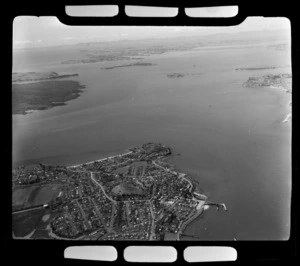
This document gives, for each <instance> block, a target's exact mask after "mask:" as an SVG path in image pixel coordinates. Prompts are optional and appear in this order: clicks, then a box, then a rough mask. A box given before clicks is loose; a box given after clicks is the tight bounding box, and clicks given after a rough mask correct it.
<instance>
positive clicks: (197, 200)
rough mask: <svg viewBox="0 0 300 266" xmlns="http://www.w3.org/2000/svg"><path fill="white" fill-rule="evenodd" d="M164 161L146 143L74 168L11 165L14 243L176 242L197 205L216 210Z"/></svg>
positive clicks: (162, 153)
mask: <svg viewBox="0 0 300 266" xmlns="http://www.w3.org/2000/svg"><path fill="white" fill-rule="evenodd" d="M170 154H171V149H170V148H168V147H166V146H164V145H162V144H159V143H147V144H144V145H142V146H140V147H136V148H131V149H129V151H128V152H126V153H124V154H120V155H116V156H112V157H108V158H104V159H101V160H96V161H92V162H88V163H83V164H79V165H74V166H68V167H66V166H46V165H43V164H36V165H30V166H19V167H18V168H16V169H14V170H13V234H14V237H15V238H18V237H19V238H31V239H36V238H46V239H72V240H79V239H81V240H82V239H83V240H168V239H173V240H179V239H180V235H181V234H182V232H183V231H184V229H185V227H186V226H187V225H188V224H189V223H190V222H191V221H192V220H194V219H195V218H196V217H197V216H199V215H200V214H201V213H202V212H203V210H204V209H205V205H218V206H219V205H221V204H216V203H212V202H208V201H207V197H206V196H205V195H202V194H200V193H198V192H195V187H194V186H195V184H193V183H192V181H191V179H190V178H189V177H188V176H187V175H186V174H183V173H178V172H176V171H175V170H173V167H172V166H170V165H169V164H168V163H167V162H166V159H167V157H168V156H169V155H170ZM221 206H223V205H221ZM224 209H225V210H226V207H225V205H224Z"/></svg>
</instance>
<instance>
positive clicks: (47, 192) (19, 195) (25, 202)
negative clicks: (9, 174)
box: [12, 184, 61, 211]
mask: <svg viewBox="0 0 300 266" xmlns="http://www.w3.org/2000/svg"><path fill="white" fill-rule="evenodd" d="M60 191H61V185H60V184H46V185H42V186H37V185H33V186H28V187H24V188H16V189H15V190H14V191H13V194H12V206H13V211H16V210H20V209H25V208H30V207H33V206H37V205H43V204H47V203H49V202H50V201H51V200H52V199H55V198H56V197H57V196H58V194H59V192H60Z"/></svg>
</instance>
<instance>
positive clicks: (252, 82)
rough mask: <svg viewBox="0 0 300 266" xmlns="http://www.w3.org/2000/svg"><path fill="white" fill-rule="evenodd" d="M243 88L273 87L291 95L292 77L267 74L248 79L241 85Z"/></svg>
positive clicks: (289, 75)
mask: <svg viewBox="0 0 300 266" xmlns="http://www.w3.org/2000/svg"><path fill="white" fill-rule="evenodd" d="M243 86H244V87H249V88H258V87H273V88H283V89H284V90H286V92H287V93H291V88H292V75H291V74H276V75H275V74H268V75H264V76H260V77H249V78H248V80H247V81H246V82H245V83H244V84H243Z"/></svg>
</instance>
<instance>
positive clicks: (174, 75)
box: [167, 73, 184, 78]
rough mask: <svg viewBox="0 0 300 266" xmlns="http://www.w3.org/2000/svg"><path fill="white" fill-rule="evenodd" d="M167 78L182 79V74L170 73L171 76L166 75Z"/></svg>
mask: <svg viewBox="0 0 300 266" xmlns="http://www.w3.org/2000/svg"><path fill="white" fill-rule="evenodd" d="M167 77H168V78H183V77H184V74H180V73H171V74H167Z"/></svg>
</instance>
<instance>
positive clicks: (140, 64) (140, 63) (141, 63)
mask: <svg viewBox="0 0 300 266" xmlns="http://www.w3.org/2000/svg"><path fill="white" fill-rule="evenodd" d="M155 65H156V64H152V63H146V62H136V63H132V64H125V65H118V66H111V67H103V68H102V69H107V70H108V69H114V68H120V67H132V66H155Z"/></svg>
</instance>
